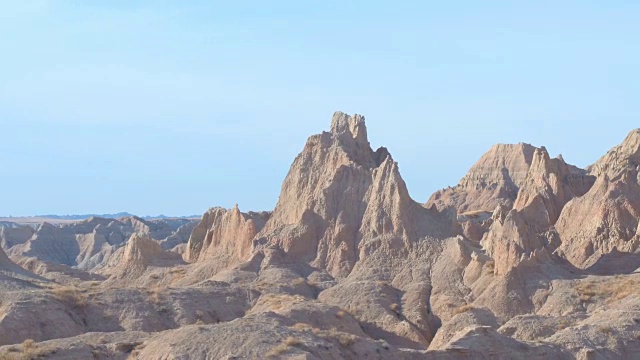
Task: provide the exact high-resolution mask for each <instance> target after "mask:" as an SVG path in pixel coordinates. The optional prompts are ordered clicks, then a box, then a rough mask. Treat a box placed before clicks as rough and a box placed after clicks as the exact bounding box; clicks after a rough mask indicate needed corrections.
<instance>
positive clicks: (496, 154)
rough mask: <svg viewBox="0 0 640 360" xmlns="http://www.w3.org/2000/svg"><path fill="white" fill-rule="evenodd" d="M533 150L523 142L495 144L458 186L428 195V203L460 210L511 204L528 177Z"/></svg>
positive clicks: (440, 207)
mask: <svg viewBox="0 0 640 360" xmlns="http://www.w3.org/2000/svg"><path fill="white" fill-rule="evenodd" d="M535 150H536V147H534V146H532V145H529V144H524V143H520V144H498V145H494V146H493V147H492V148H491V149H490V150H489V151H488V152H487V153H485V154H484V155H483V156H482V157H481V158H480V160H478V162H476V163H475V164H474V165H473V167H471V169H470V170H469V172H468V173H467V175H465V177H464V178H462V180H460V183H458V185H457V186H455V187H453V188H451V187H450V188H447V189H443V190H440V191H437V192H436V193H434V194H433V195H431V198H430V199H429V201H428V202H427V207H431V206H434V205H435V206H436V207H437V208H438V209H443V208H446V207H453V208H455V209H456V210H457V211H458V213H460V214H462V213H466V212H472V211H492V210H493V209H495V208H496V207H497V206H498V205H503V206H506V207H507V208H511V206H512V205H513V203H514V201H515V200H516V197H517V196H518V190H519V189H520V187H521V186H522V185H523V184H524V182H525V180H526V178H527V173H528V172H529V167H530V166H531V162H532V161H533V154H534V152H535Z"/></svg>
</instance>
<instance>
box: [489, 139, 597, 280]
mask: <svg viewBox="0 0 640 360" xmlns="http://www.w3.org/2000/svg"><path fill="white" fill-rule="evenodd" d="M594 180H595V178H593V177H591V176H588V175H587V174H586V173H585V172H584V171H581V170H579V169H577V168H575V167H572V166H570V165H568V164H566V163H565V162H564V160H563V159H562V158H561V157H560V158H556V159H551V158H550V157H549V154H548V152H547V150H546V149H545V148H544V147H543V148H540V149H536V150H535V152H534V156H533V160H532V164H531V166H530V168H529V171H528V173H527V176H526V178H525V180H524V181H523V183H522V186H521V188H520V191H519V192H518V197H517V198H516V201H515V202H514V204H513V209H512V210H510V211H507V208H506V207H500V208H498V209H497V210H496V211H495V212H494V217H493V220H494V221H493V224H492V226H491V228H490V230H489V232H488V233H487V234H486V235H485V237H484V238H483V240H482V244H483V246H484V248H485V250H486V251H487V253H488V254H489V255H490V256H492V257H493V258H494V260H495V273H496V274H506V273H507V272H508V271H509V270H510V269H511V268H513V267H514V266H515V265H517V264H518V263H519V262H520V260H521V259H522V258H523V257H529V256H530V255H531V254H532V252H533V251H534V250H536V249H542V248H545V249H547V250H549V251H553V250H555V248H557V247H558V246H559V245H560V242H559V240H558V236H557V235H556V234H555V231H554V230H553V228H552V226H553V225H554V224H555V223H556V221H557V219H558V217H559V215H560V212H561V211H562V209H563V207H564V205H565V204H566V203H567V202H568V201H569V200H571V199H573V198H574V197H579V196H582V195H583V194H584V193H585V192H587V191H588V190H589V188H590V187H591V185H592V184H593V181H594Z"/></svg>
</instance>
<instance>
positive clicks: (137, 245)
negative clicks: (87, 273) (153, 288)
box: [101, 233, 182, 287]
mask: <svg viewBox="0 0 640 360" xmlns="http://www.w3.org/2000/svg"><path fill="white" fill-rule="evenodd" d="M180 264H182V258H181V256H180V255H179V254H176V253H173V252H168V251H164V250H162V247H161V246H160V244H159V243H158V242H157V241H154V240H153V239H152V238H151V237H150V236H149V235H148V234H145V233H134V234H133V235H131V238H130V239H129V240H128V241H127V245H126V246H125V247H123V248H120V249H119V250H118V251H117V252H116V254H115V255H114V256H113V258H112V259H111V260H110V261H109V263H108V264H107V266H106V267H105V268H104V269H103V270H102V271H101V274H103V275H110V277H109V279H108V280H107V282H106V284H107V285H110V286H113V285H119V286H122V287H126V286H131V285H133V284H136V283H138V284H145V279H144V278H143V275H145V273H146V272H147V270H148V269H149V268H151V267H160V268H162V267H164V268H168V267H171V266H176V265H180Z"/></svg>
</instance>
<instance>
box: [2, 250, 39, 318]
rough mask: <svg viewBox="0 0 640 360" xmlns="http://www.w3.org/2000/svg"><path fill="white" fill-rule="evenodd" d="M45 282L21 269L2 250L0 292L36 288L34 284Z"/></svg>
mask: <svg viewBox="0 0 640 360" xmlns="http://www.w3.org/2000/svg"><path fill="white" fill-rule="evenodd" d="M45 281H46V280H45V279H44V278H41V277H40V276H38V275H36V274H34V273H32V272H30V271H27V270H25V269H23V268H21V267H20V266H18V265H17V264H16V263H14V262H13V261H11V259H9V257H8V256H7V254H6V253H5V252H4V250H2V248H0V292H1V291H6V290H19V289H26V288H33V287H36V285H35V284H34V282H45ZM0 314H1V311H0ZM0 318H1V316H0Z"/></svg>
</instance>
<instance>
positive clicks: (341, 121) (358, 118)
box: [331, 111, 367, 143]
mask: <svg viewBox="0 0 640 360" xmlns="http://www.w3.org/2000/svg"><path fill="white" fill-rule="evenodd" d="M331 132H332V133H334V134H337V135H341V134H349V136H351V137H352V138H354V139H356V140H357V142H361V143H367V126H366V125H365V119H364V116H362V115H358V114H355V115H353V116H351V115H347V114H345V113H343V112H340V111H336V112H335V113H334V114H333V118H332V119H331Z"/></svg>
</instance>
